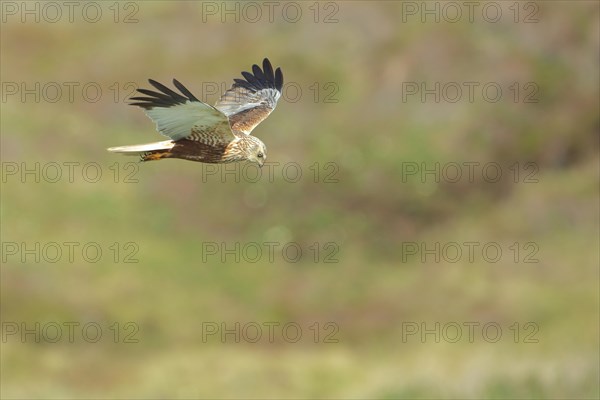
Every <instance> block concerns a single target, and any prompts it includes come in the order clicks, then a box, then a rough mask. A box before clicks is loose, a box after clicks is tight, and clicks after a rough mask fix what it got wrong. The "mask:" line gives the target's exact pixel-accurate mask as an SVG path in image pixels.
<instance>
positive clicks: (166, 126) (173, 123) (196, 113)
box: [145, 100, 234, 141]
mask: <svg viewBox="0 0 600 400" xmlns="http://www.w3.org/2000/svg"><path fill="white" fill-rule="evenodd" d="M145 113H146V115H148V117H150V118H151V119H152V120H153V121H154V122H155V123H156V129H157V130H158V132H160V133H161V134H162V135H165V136H167V137H169V138H171V139H172V140H174V141H177V140H180V139H183V138H185V137H187V136H189V135H190V134H191V133H192V130H194V129H195V128H196V127H208V128H209V127H219V129H218V130H219V134H220V136H221V137H223V138H225V137H229V138H230V139H229V140H231V139H233V137H234V136H233V132H231V129H230V128H229V120H228V118H227V116H226V115H224V114H223V113H222V112H220V111H219V110H217V109H215V108H214V107H212V106H210V105H208V104H206V103H202V102H199V101H189V100H188V101H186V102H185V103H183V104H177V105H174V106H171V107H168V108H167V107H154V108H150V109H147V110H145ZM224 127H227V128H228V130H229V132H227V130H224V129H223V128H224ZM206 129H207V128H206Z"/></svg>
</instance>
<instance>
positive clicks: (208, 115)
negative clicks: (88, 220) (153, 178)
mask: <svg viewBox="0 0 600 400" xmlns="http://www.w3.org/2000/svg"><path fill="white" fill-rule="evenodd" d="M242 76H243V77H244V78H245V79H234V83H233V86H231V88H230V89H229V90H227V91H226V92H225V93H224V94H223V95H222V96H221V98H220V99H219V101H217V103H216V104H215V106H214V107H213V106H211V105H208V104H206V103H204V102H202V101H200V100H198V99H197V98H196V97H195V96H194V95H193V94H192V93H191V92H190V91H189V90H188V89H187V88H186V87H185V86H183V85H182V84H181V83H180V82H179V81H177V80H176V79H173V84H174V85H175V87H176V88H177V89H179V91H180V92H181V93H177V92H175V91H174V90H172V89H169V88H168V87H166V86H165V85H162V84H160V83H158V82H156V81H155V80H152V79H149V80H148V81H149V82H150V84H151V85H152V86H154V88H155V89H156V90H157V91H153V90H148V89H137V91H138V92H140V93H141V94H143V95H144V96H138V97H132V98H131V99H130V100H133V101H134V103H131V105H134V106H139V107H141V108H143V109H144V110H145V113H146V115H147V116H148V117H150V119H152V121H154V122H155V123H156V129H157V130H158V132H160V133H161V134H162V135H164V136H167V137H168V138H169V139H170V140H165V141H161V142H155V143H148V144H139V145H132V146H120V147H111V148H109V149H108V151H110V152H114V153H124V154H129V155H139V156H140V159H141V161H150V160H160V159H163V158H181V159H184V160H191V161H199V162H204V163H229V162H235V161H244V160H247V161H251V162H255V163H257V164H258V165H259V166H261V167H262V165H263V164H264V162H265V160H266V158H267V148H266V146H265V144H264V143H263V142H262V141H260V140H259V139H258V138H256V137H254V136H252V135H250V133H251V132H252V130H253V129H254V128H255V127H256V126H257V125H258V124H260V123H261V122H262V121H263V120H264V119H265V118H267V117H268V116H269V114H270V113H271V112H272V111H273V110H274V109H275V105H276V104H277V100H279V97H281V88H282V86H283V74H282V73H281V69H280V68H277V69H276V70H275V71H273V67H272V66H271V62H270V61H269V60H268V59H266V58H265V59H264V60H263V64H262V70H261V69H260V67H259V66H258V65H256V64H255V65H253V66H252V73H250V72H245V71H244V72H242Z"/></svg>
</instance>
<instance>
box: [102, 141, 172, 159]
mask: <svg viewBox="0 0 600 400" xmlns="http://www.w3.org/2000/svg"><path fill="white" fill-rule="evenodd" d="M173 146H175V142H173V141H172V140H165V141H163V142H154V143H147V144H134V145H131V146H118V147H110V148H108V149H107V150H108V151H110V152H111V153H121V154H125V155H127V156H139V157H140V161H151V160H160V159H161V158H167V157H169V156H170V154H171V152H170V150H171V149H172V148H173Z"/></svg>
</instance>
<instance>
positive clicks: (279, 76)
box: [275, 67, 283, 92]
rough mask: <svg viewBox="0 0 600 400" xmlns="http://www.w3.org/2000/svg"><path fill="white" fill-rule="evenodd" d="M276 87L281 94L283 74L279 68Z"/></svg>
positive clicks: (276, 71)
mask: <svg viewBox="0 0 600 400" xmlns="http://www.w3.org/2000/svg"><path fill="white" fill-rule="evenodd" d="M275 87H276V88H277V90H279V92H281V88H283V73H282V72H281V68H279V67H277V69H276V70H275Z"/></svg>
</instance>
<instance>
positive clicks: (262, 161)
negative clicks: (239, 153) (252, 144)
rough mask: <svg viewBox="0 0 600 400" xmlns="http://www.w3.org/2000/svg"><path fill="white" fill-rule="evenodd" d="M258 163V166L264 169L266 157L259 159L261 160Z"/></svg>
mask: <svg viewBox="0 0 600 400" xmlns="http://www.w3.org/2000/svg"><path fill="white" fill-rule="evenodd" d="M257 162H258V166H259V167H260V168H262V166H263V165H264V164H265V159H264V157H263V158H259V159H258V160H257Z"/></svg>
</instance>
